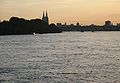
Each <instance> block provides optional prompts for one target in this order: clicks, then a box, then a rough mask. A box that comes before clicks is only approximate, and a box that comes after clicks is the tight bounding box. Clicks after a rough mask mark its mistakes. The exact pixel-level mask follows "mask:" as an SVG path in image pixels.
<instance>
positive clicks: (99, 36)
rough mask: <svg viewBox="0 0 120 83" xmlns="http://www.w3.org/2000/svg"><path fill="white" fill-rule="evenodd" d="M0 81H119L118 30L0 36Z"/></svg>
mask: <svg viewBox="0 0 120 83" xmlns="http://www.w3.org/2000/svg"><path fill="white" fill-rule="evenodd" d="M0 83H120V32H84V33H82V32H63V33H58V34H37V35H10V36H0Z"/></svg>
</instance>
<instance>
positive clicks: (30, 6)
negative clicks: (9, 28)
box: [0, 0, 120, 24]
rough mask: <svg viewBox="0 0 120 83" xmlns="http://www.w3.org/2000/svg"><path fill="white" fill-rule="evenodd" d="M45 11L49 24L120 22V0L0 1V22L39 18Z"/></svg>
mask: <svg viewBox="0 0 120 83" xmlns="http://www.w3.org/2000/svg"><path fill="white" fill-rule="evenodd" d="M46 10H47V11H48V15H49V17H50V23H53V22H54V23H57V22H61V23H65V22H67V23H69V24H70V23H76V22H79V23H80V24H93V23H94V24H104V21H105V20H111V21H112V22H114V23H119V22H120V0H0V20H8V19H9V18H10V17H12V16H18V17H24V18H26V19H32V18H41V17H42V12H43V11H46Z"/></svg>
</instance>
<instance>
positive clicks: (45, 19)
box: [42, 11, 49, 24]
mask: <svg viewBox="0 0 120 83" xmlns="http://www.w3.org/2000/svg"><path fill="white" fill-rule="evenodd" d="M42 20H43V21H44V22H46V23H47V24H49V18H48V13H47V11H46V16H45V13H44V11H43V17H42Z"/></svg>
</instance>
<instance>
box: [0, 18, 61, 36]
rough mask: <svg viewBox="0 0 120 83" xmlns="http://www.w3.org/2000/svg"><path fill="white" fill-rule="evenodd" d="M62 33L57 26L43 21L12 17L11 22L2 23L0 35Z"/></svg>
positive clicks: (0, 24) (0, 23)
mask: <svg viewBox="0 0 120 83" xmlns="http://www.w3.org/2000/svg"><path fill="white" fill-rule="evenodd" d="M53 32H54V33H58V32H62V31H61V30H60V29H59V28H58V27H56V26H55V25H54V26H52V25H48V24H46V23H45V22H44V21H42V20H41V19H31V20H25V19H24V18H18V17H11V18H10V20H9V21H3V22H0V35H14V34H33V33H53Z"/></svg>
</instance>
